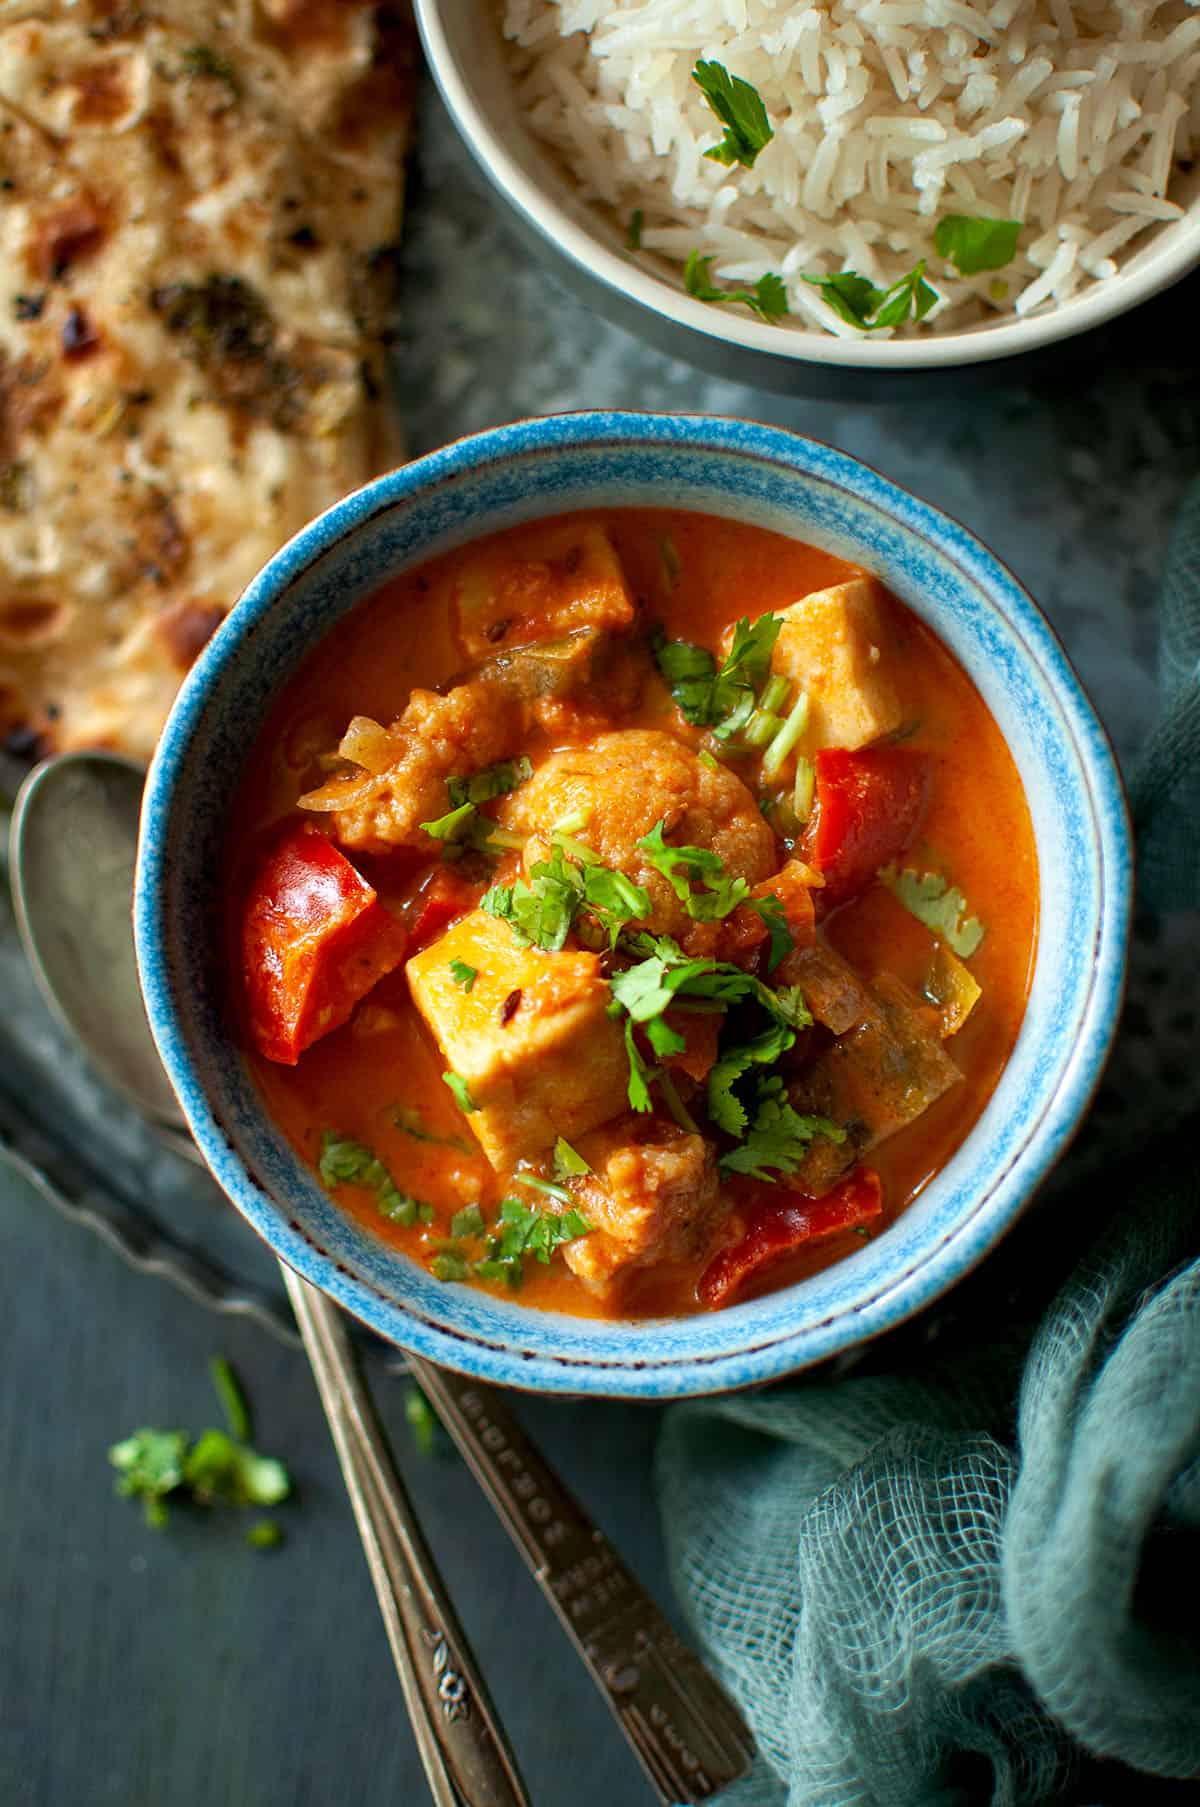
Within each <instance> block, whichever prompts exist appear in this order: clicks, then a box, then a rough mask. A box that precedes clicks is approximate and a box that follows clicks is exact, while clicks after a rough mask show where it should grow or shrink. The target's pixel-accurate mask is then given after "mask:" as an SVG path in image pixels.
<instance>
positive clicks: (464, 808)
mask: <svg viewBox="0 0 1200 1807" xmlns="http://www.w3.org/2000/svg"><path fill="white" fill-rule="evenodd" d="M532 776H533V766H532V764H531V763H530V761H529V760H528V759H527V758H526V757H525V755H524V754H522V755H521V757H520V758H519V759H504V760H501V761H500V763H499V764H498V765H489V766H486V767H485V768H484V770H483V771H482V772H476V773H475V774H474V776H473V777H470V778H457V777H456V778H447V780H446V799H447V802H448V803H449V804H450V808H449V809H448V810H447V812H446V814H445V815H444V816H438V817H436V818H435V819H434V820H433V821H432V822H422V824H421V827H422V828H423V829H424V830H425V833H426V834H427V835H432V837H433V839H434V840H435V841H446V842H448V843H450V844H451V845H454V846H457V845H458V844H460V843H462V842H467V843H469V844H470V845H471V846H473V847H477V848H478V849H479V850H480V851H481V852H484V853H486V852H488V851H493V852H494V851H495V850H496V848H497V847H504V846H508V845H509V844H510V837H509V836H508V835H507V834H506V833H505V831H504V830H503V829H499V828H497V827H496V825H495V823H494V822H492V821H491V820H490V818H488V817H486V816H481V815H480V814H479V806H480V804H481V803H490V802H491V800H492V798H493V797H504V796H507V795H508V793H509V791H515V790H516V788H517V786H518V785H519V784H524V782H525V780H526V779H527V778H531V777H532ZM516 844H517V845H518V846H520V845H521V843H520V842H519V841H517V843H516Z"/></svg>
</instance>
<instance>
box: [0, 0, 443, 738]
mask: <svg viewBox="0 0 1200 1807" xmlns="http://www.w3.org/2000/svg"><path fill="white" fill-rule="evenodd" d="M0 20H2V21H3V22H2V23H0V739H3V738H7V739H8V740H9V742H10V744H11V745H13V746H15V747H16V748H17V750H37V749H39V748H48V747H55V748H60V747H70V746H79V745H85V744H92V745H95V744H102V745H109V746H115V747H119V748H123V749H126V750H128V751H131V752H135V753H139V754H147V753H149V751H150V750H151V748H152V747H153V745H154V742H155V739H156V738H157V735H158V732H159V729H160V727H161V725H162V721H163V719H164V717H165V715H166V712H167V710H168V708H169V707H170V704H171V700H172V697H173V696H174V693H175V689H176V687H177V685H178V683H179V680H180V678H181V676H182V674H183V672H184V671H185V670H186V669H187V667H188V665H189V664H190V663H191V661H192V660H193V659H194V658H195V656H196V654H197V652H198V651H199V650H200V648H201V647H202V646H203V645H204V643H205V641H206V640H207V638H208V636H209V635H210V634H211V633H212V631H213V629H214V628H215V627H216V625H217V624H218V623H219V621H220V620H221V618H222V617H223V615H224V614H225V613H226V611H227V610H228V609H229V608H230V607H231V605H232V604H233V603H234V602H235V601H236V599H237V597H238V594H239V593H240V591H241V590H242V588H243V587H244V585H245V584H246V583H247V581H248V580H249V579H250V578H251V577H252V576H253V575H254V573H255V572H256V571H257V570H258V569H259V567H260V566H261V565H262V564H263V563H265V561H266V560H267V559H268V558H269V557H270V556H271V554H272V553H273V552H275V551H276V549H277V548H278V547H279V546H280V545H282V543H283V542H284V541H285V540H286V539H287V538H288V537H289V536H290V535H291V534H292V533H294V532H295V531H296V530H297V529H298V528H299V527H300V526H302V525H303V524H304V522H305V521H307V520H309V519H310V518H311V517H312V516H313V515H314V514H317V513H318V512H319V511H320V510H321V509H323V508H325V507H327V506H328V505H329V503H330V502H332V501H334V500H336V498H337V497H338V496H339V495H342V494H344V493H345V492H346V491H347V490H350V489H353V488H354V487H356V486H357V485H358V484H360V483H362V482H364V481H365V480H366V479H367V478H368V477H369V476H371V475H372V474H373V473H374V472H375V471H377V470H379V469H381V468H383V467H385V466H386V465H387V464H388V463H389V462H391V461H392V460H393V459H394V457H395V456H396V454H397V452H398V446H397V445H396V444H395V443H394V442H393V441H392V439H391V436H390V428H389V423H388V421H387V418H386V415H385V412H384V409H383V407H382V404H381V401H380V397H381V395H382V393H383V372H382V347H383V342H384V339H385V337H386V330H385V329H386V325H387V309H388V305H389V288H390V285H389V282H388V276H389V266H390V250H391V247H392V246H393V244H394V242H395V239H396V236H397V232H398V229H399V220H400V202H401V192H402V180H403V156H404V150H405V141H406V137H407V130H408V122H409V118H410V114H411V98H410V89H411V67H410V64H411V56H412V48H411V45H412V39H411V29H410V27H409V26H408V25H407V23H406V22H405V21H403V20H402V19H401V18H400V17H399V16H394V15H392V14H391V12H390V11H389V10H388V9H384V8H380V7H375V6H371V5H365V4H357V3H355V0H336V3H335V0H257V4H255V3H253V0H239V3H238V4H235V5H220V4H216V3H215V0H205V3H199V0H195V3H191V0H174V3H172V4H168V5H150V6H139V7H122V6H119V5H114V4H112V3H111V0H83V3H82V4H79V5H73V6H66V5H61V4H60V5H47V4H43V5H40V6H39V5H34V4H29V5H21V4H19V3H18V4H16V5H9V6H7V7H6V8H4V10H3V13H2V14H0Z"/></svg>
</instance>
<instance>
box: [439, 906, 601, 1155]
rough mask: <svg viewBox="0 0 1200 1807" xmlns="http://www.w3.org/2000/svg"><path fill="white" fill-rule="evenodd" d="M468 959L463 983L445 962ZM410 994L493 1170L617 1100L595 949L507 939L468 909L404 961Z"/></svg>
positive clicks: (575, 1131) (585, 1125) (574, 1134)
mask: <svg viewBox="0 0 1200 1807" xmlns="http://www.w3.org/2000/svg"><path fill="white" fill-rule="evenodd" d="M455 960H461V961H462V962H463V964H464V965H466V966H470V967H473V968H474V970H475V975H476V976H475V979H474V981H473V982H472V984H471V987H470V989H469V990H467V989H465V988H464V987H463V986H462V985H461V984H459V982H458V981H457V980H456V979H455V977H454V974H453V973H452V972H451V970H450V963H451V961H455ZM405 970H406V971H407V974H408V983H409V988H410V990H411V992H412V997H413V1002H414V1003H415V1004H416V1007H417V1009H418V1010H419V1011H420V1013H421V1015H422V1017H423V1018H424V1019H425V1022H426V1024H427V1025H428V1027H429V1029H430V1030H431V1032H432V1034H433V1037H434V1040H435V1041H436V1042H437V1044H438V1047H439V1048H440V1050H441V1053H442V1057H443V1059H444V1060H445V1063H446V1067H447V1069H448V1070H449V1071H450V1072H452V1073H457V1074H458V1075H459V1077H460V1078H461V1079H463V1080H465V1082H466V1085H467V1090H468V1091H469V1093H470V1095H471V1099H472V1101H473V1103H474V1105H475V1107H476V1108H475V1109H474V1110H473V1111H470V1112H468V1113H467V1114H466V1116H465V1118H464V1121H465V1122H466V1123H467V1125H468V1126H469V1127H470V1128H471V1129H472V1130H473V1131H474V1133H475V1136H476V1138H477V1139H478V1141H479V1144H480V1146H481V1148H482V1149H483V1152H484V1154H485V1155H486V1156H487V1158H488V1160H489V1161H490V1162H491V1164H492V1166H493V1167H494V1168H495V1170H496V1172H497V1173H500V1174H507V1173H510V1172H511V1171H512V1169H513V1168H514V1167H516V1166H517V1165H518V1164H519V1163H520V1162H522V1161H532V1160H536V1159H537V1157H538V1156H539V1155H542V1154H544V1153H545V1151H546V1150H547V1149H548V1148H551V1147H553V1145H554V1142H555V1141H556V1140H557V1138H558V1137H559V1136H565V1137H566V1139H567V1141H568V1142H572V1143H573V1142H575V1141H577V1139H578V1138H579V1137H580V1136H582V1135H586V1134H587V1132H588V1131H589V1130H591V1129H595V1128H596V1126H597V1125H598V1124H600V1123H606V1122H607V1121H608V1120H609V1118H611V1117H615V1116H616V1115H617V1114H618V1112H620V1111H622V1110H625V1109H626V1108H627V1096H626V1091H627V1086H628V1081H629V1063H628V1060H627V1057H626V1053H625V1040H624V1036H623V1034H622V1032H621V1029H620V1028H619V1026H618V1025H617V1024H616V1023H615V1022H614V1021H613V1020H612V1018H611V1017H609V1016H608V1015H607V1014H606V1008H605V1007H606V1005H607V1004H608V1002H609V998H610V995H611V994H610V992H609V988H608V986H607V984H606V983H605V981H604V980H603V979H602V978H601V976H600V963H599V960H598V958H597V956H596V955H595V954H590V953H572V952H568V951H566V950H565V949H564V950H563V951H562V952H561V953H556V954H547V953H544V952H543V951H542V950H541V949H540V948H536V947H519V946H518V945H517V942H516V940H515V938H514V936H513V932H512V930H511V929H510V928H509V926H508V924H507V923H505V922H500V921H498V920H497V919H496V918H495V917H494V916H489V915H487V914H486V912H485V911H483V910H473V911H472V912H471V914H470V915H469V916H463V917H461V918H460V920H459V921H458V922H456V923H455V924H454V926H453V927H452V928H450V929H448V930H447V932H446V933H445V934H444V935H443V936H442V937H441V938H440V939H439V940H437V941H435V942H433V943H432V944H431V945H430V946H429V947H427V948H424V949H423V950H422V951H421V953H419V954H416V955H414V957H413V958H412V959H411V960H410V961H409V962H408V965H407V967H406V969H405Z"/></svg>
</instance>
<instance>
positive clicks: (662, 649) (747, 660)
mask: <svg viewBox="0 0 1200 1807" xmlns="http://www.w3.org/2000/svg"><path fill="white" fill-rule="evenodd" d="M782 626H783V617H782V615H771V614H766V615H760V616H759V617H758V619H757V621H755V622H754V623H753V625H751V622H750V618H749V616H747V615H743V616H742V618H741V620H740V621H739V622H737V624H736V626H735V627H734V630H733V640H732V642H731V643H730V647H729V652H728V654H727V656H726V658H725V659H724V660H723V661H722V663H721V665H720V666H719V667H718V665H717V662H716V660H715V659H714V658H713V656H712V654H711V653H710V652H709V651H707V649H706V648H705V647H703V646H692V645H690V644H689V643H688V642H687V641H686V640H666V639H664V638H663V637H662V636H661V635H659V636H658V637H657V638H656V640H655V641H654V643H653V650H654V657H655V661H656V663H657V665H658V669H659V671H660V672H661V673H662V676H663V680H664V682H665V683H666V685H667V688H668V690H669V691H670V692H671V695H672V696H673V697H674V699H675V701H676V703H677V704H678V705H679V708H680V709H681V710H682V712H683V715H684V718H685V720H687V721H689V722H691V724H692V726H693V727H697V728H708V727H713V726H714V725H716V731H717V733H718V734H719V735H721V736H722V737H723V738H727V735H728V733H732V732H734V731H735V728H736V725H737V722H736V718H737V716H738V714H739V712H743V713H744V714H746V715H748V714H749V713H750V712H751V711H752V710H753V708H754V697H755V692H756V691H757V689H758V686H759V685H760V684H761V683H762V682H763V680H764V679H765V678H766V675H767V672H768V671H769V670H770V666H771V654H772V652H773V651H774V649H775V642H776V640H777V639H778V637H779V630H780V628H781V627H782ZM713 857H715V856H713Z"/></svg>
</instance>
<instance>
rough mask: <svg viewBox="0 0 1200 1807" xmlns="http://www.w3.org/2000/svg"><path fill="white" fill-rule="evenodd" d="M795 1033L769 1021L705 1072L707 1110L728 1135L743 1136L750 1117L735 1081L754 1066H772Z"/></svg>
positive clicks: (791, 1043) (785, 1049)
mask: <svg viewBox="0 0 1200 1807" xmlns="http://www.w3.org/2000/svg"><path fill="white" fill-rule="evenodd" d="M795 1040H796V1037H795V1033H794V1032H793V1031H792V1030H791V1029H788V1028H786V1027H785V1026H784V1024H782V1023H772V1024H771V1026H770V1028H769V1029H764V1030H763V1032H762V1034H761V1035H756V1036H755V1038H754V1040H753V1041H749V1042H743V1044H742V1045H741V1047H738V1048H729V1049H727V1050H726V1051H725V1052H724V1053H723V1054H722V1055H721V1057H720V1059H719V1060H718V1061H717V1063H716V1065H715V1066H714V1067H713V1069H712V1072H711V1073H710V1074H709V1076H708V1114H709V1116H710V1117H711V1118H712V1120H713V1122H714V1123H715V1124H716V1126H717V1128H718V1129H723V1130H724V1131H725V1133H726V1134H727V1135H730V1136H743V1135H745V1133H746V1126H747V1123H748V1122H749V1117H748V1115H747V1112H746V1107H745V1105H744V1104H743V1103H742V1101H741V1099H740V1098H739V1097H738V1096H737V1094H736V1093H735V1092H734V1090H733V1087H734V1085H735V1084H736V1082H737V1081H738V1080H739V1079H740V1078H741V1077H742V1076H743V1074H745V1073H748V1072H749V1071H750V1069H751V1067H754V1066H773V1065H774V1064H775V1062H776V1061H777V1060H778V1059H779V1058H780V1056H781V1055H783V1054H786V1053H787V1050H788V1049H789V1048H790V1047H791V1046H792V1045H793V1043H794V1042H795Z"/></svg>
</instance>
